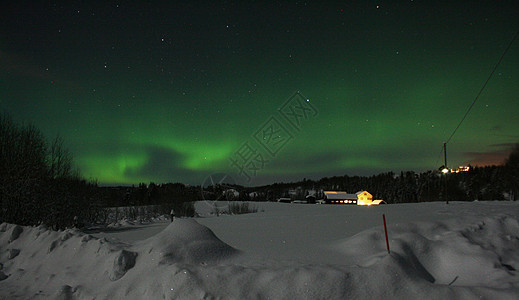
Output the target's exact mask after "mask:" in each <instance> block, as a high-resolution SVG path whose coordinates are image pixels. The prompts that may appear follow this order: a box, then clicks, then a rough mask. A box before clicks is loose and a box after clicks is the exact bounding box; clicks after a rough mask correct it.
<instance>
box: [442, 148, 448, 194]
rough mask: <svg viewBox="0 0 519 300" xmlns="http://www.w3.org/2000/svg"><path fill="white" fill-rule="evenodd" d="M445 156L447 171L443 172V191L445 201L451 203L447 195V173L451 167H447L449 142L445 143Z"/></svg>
mask: <svg viewBox="0 0 519 300" xmlns="http://www.w3.org/2000/svg"><path fill="white" fill-rule="evenodd" d="M443 158H444V166H445V169H446V170H447V172H445V173H444V174H443V176H444V181H443V191H444V195H445V203H446V204H449V195H447V173H448V172H449V168H448V167H447V143H443Z"/></svg>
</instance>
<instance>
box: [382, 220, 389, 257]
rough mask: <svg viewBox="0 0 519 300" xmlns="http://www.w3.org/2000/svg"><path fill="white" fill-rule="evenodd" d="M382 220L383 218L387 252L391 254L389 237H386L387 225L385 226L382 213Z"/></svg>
mask: <svg viewBox="0 0 519 300" xmlns="http://www.w3.org/2000/svg"><path fill="white" fill-rule="evenodd" d="M382 220H384V232H385V233H386V247H387V253H388V254H391V252H390V251H389V239H388V238H387V226H386V215H384V214H382Z"/></svg>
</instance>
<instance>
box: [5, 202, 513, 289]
mask: <svg viewBox="0 0 519 300" xmlns="http://www.w3.org/2000/svg"><path fill="white" fill-rule="evenodd" d="M255 205H257V207H258V208H259V212H258V213H255V214H245V215H237V216H229V215H221V216H219V217H216V216H214V214H212V211H213V209H212V207H211V206H210V205H208V203H206V202H199V203H197V205H196V209H197V212H199V214H200V215H201V217H199V218H194V219H177V220H175V222H173V223H172V224H170V223H168V222H162V223H154V224H150V225H132V224H130V223H127V224H126V225H124V224H123V226H120V227H116V228H115V227H112V228H109V229H108V230H105V231H104V232H101V231H100V230H96V231H93V232H92V233H91V234H85V233H82V232H79V231H77V230H66V231H60V232H56V231H51V230H48V229H46V228H44V227H43V226H40V227H22V226H16V225H12V224H5V223H4V224H1V225H0V263H1V265H0V298H1V299H4V298H8V299H13V298H14V299H16V298H21V299H27V298H31V299H34V298H36V299H38V298H42V299H47V298H57V299H94V298H95V299H123V298H124V299H172V298H179V299H214V298H224V299H227V298H230V299H251V298H252V299H263V298H272V299H323V298H326V299H345V298H346V299H347V298H355V299H357V298H360V299H373V298H376V299H395V298H398V299H405V298H407V299H409V298H414V299H416V298H420V299H439V298H442V299H475V298H487V299H517V298H519V279H518V278H519V277H518V276H517V275H518V271H517V270H519V251H518V250H519V203H516V202H471V203H461V202H452V203H450V204H449V205H446V204H444V203H420V204H398V205H383V206H376V207H359V206H336V205H303V204H285V203H258V204H255ZM382 213H384V214H385V215H386V219H387V222H388V231H389V237H390V241H389V242H390V247H391V254H388V253H387V250H386V245H385V238H384V231H383V227H382Z"/></svg>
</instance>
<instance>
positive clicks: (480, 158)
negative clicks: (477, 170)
mask: <svg viewBox="0 0 519 300" xmlns="http://www.w3.org/2000/svg"><path fill="white" fill-rule="evenodd" d="M515 145H516V144H514V143H504V144H494V145H491V146H492V147H495V148H497V149H496V150H492V151H487V152H465V153H464V155H465V156H466V157H470V159H469V161H468V164H470V165H473V166H490V165H502V164H504V163H505V161H506V159H507V158H508V156H509V155H510V152H512V149H513V147H514V146H515Z"/></svg>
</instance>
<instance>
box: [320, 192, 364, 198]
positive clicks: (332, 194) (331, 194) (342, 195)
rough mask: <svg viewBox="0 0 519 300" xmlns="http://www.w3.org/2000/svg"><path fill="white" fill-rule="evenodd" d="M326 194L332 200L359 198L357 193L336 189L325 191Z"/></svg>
mask: <svg viewBox="0 0 519 300" xmlns="http://www.w3.org/2000/svg"><path fill="white" fill-rule="evenodd" d="M324 195H325V196H326V198H328V199H330V200H357V198H358V197H357V195H356V194H348V193H346V192H336V191H325V192H324Z"/></svg>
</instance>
